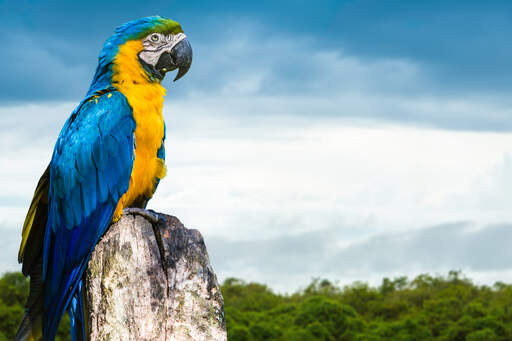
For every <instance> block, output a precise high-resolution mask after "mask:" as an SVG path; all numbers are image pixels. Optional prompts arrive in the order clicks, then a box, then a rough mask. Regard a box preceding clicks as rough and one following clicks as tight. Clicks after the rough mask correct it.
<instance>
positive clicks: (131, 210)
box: [123, 207, 164, 224]
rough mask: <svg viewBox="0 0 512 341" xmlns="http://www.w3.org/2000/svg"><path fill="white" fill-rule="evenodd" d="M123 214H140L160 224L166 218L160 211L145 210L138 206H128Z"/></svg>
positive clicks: (152, 222)
mask: <svg viewBox="0 0 512 341" xmlns="http://www.w3.org/2000/svg"><path fill="white" fill-rule="evenodd" d="M123 214H131V215H140V216H141V217H143V218H145V219H146V220H148V221H149V222H151V224H158V222H159V221H161V220H164V219H163V218H162V217H161V216H160V215H159V214H158V213H156V212H155V211H153V210H145V209H143V208H138V207H127V208H125V209H123Z"/></svg>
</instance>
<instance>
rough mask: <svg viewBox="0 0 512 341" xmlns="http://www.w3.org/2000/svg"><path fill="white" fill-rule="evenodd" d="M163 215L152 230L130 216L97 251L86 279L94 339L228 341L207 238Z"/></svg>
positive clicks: (145, 222) (89, 323)
mask: <svg viewBox="0 0 512 341" xmlns="http://www.w3.org/2000/svg"><path fill="white" fill-rule="evenodd" d="M160 216H161V217H162V218H163V219H162V220H160V221H159V222H158V223H156V224H153V225H152V224H151V223H150V222H149V221H148V220H146V219H145V218H144V217H142V216H140V215H137V214H135V215H132V214H127V215H123V217H122V218H121V219H120V220H119V221H118V222H117V223H115V224H113V225H112V226H110V228H109V230H108V231H107V233H106V234H105V236H103V238H102V239H101V240H100V242H99V243H98V245H96V248H95V249H94V252H93V254H92V257H91V260H90V261H89V264H88V269H87V273H86V315H87V329H88V334H89V339H90V340H91V341H95V340H162V341H163V340H169V341H171V340H176V341H178V340H213V341H217V340H219V341H220V340H226V339H227V337H226V329H225V321H224V306H223V300H222V295H221V292H220V289H219V284H218V282H217V278H216V276H215V273H214V272H213V269H212V267H211V265H210V262H209V259H208V253H207V251H206V246H205V244H204V241H203V238H202V236H201V234H200V233H199V231H197V230H191V229H187V228H185V227H184V226H183V224H181V222H180V221H179V220H178V219H177V218H175V217H172V216H168V215H163V214H160Z"/></svg>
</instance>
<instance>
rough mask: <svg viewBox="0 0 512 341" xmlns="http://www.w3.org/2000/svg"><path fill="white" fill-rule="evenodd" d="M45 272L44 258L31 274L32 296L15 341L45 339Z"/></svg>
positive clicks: (29, 297) (30, 295)
mask: <svg viewBox="0 0 512 341" xmlns="http://www.w3.org/2000/svg"><path fill="white" fill-rule="evenodd" d="M42 270H43V260H42V258H41V259H40V260H39V261H38V262H37V263H36V264H34V268H33V271H32V272H31V274H30V294H29V296H28V300H27V303H26V305H25V315H24V316H23V320H22V321H21V324H20V326H19V328H18V332H17V333H16V337H15V339H14V340H15V341H39V340H42V339H43V327H42V321H43V302H44V299H43V293H44V286H43V282H42V281H41V275H42Z"/></svg>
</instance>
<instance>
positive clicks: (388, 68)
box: [0, 1, 512, 131]
mask: <svg viewBox="0 0 512 341" xmlns="http://www.w3.org/2000/svg"><path fill="white" fill-rule="evenodd" d="M3 6H8V5H6V4H4V5H3ZM51 6H56V4H52V5H51ZM51 6H50V9H51V8H52V7H51ZM109 6H113V7H116V5H115V4H113V5H109ZM152 6H153V5H152ZM155 6H156V5H155ZM208 6H209V5H206V8H208ZM222 6H226V7H229V11H227V12H226V13H225V14H223V15H217V14H216V13H217V12H216V11H215V10H213V11H212V12H211V13H204V15H203V16H201V20H202V22H201V23H198V22H197V21H198V20H199V19H198V18H199V16H200V13H203V12H202V10H201V9H199V8H196V7H194V6H191V7H187V6H182V7H179V6H177V7H178V8H177V10H178V12H180V13H181V15H182V16H183V19H184V20H185V22H187V21H191V22H190V23H189V27H190V32H191V33H190V34H189V35H190V39H191V41H192V43H193V47H194V51H195V52H194V53H195V58H194V65H193V67H192V68H191V70H190V73H189V74H188V75H187V77H185V78H184V79H183V80H180V82H178V83H176V84H174V83H171V82H170V80H167V81H166V83H165V85H166V86H167V87H168V88H169V92H168V96H169V100H177V101H179V100H183V99H184V98H186V99H188V100H190V99H194V102H201V101H202V102H212V101H213V102H214V104H215V105H220V106H223V105H225V106H229V107H231V106H233V105H237V109H238V108H239V110H238V111H237V113H236V114H237V115H240V116H242V115H254V113H255V111H256V110H257V111H258V114H260V115H274V114H276V113H278V114H291V115H305V116H311V117H317V118H318V119H319V120H321V119H323V118H324V117H325V116H335V117H349V118H352V119H360V118H372V119H379V120H384V121H390V122H399V123H402V124H412V125H422V126H431V127H438V128H442V129H454V130H485V131H489V130H492V131H510V129H511V128H512V127H511V124H510V120H508V117H509V116H510V108H511V107H512V105H511V104H512V103H511V101H510V99H509V98H508V96H507V95H506V93H508V90H507V89H509V85H510V84H509V83H510V79H512V77H509V76H510V75H508V73H507V71H506V70H508V69H509V68H508V66H506V65H505V64H506V63H508V60H509V58H508V57H507V56H508V55H509V54H510V52H511V51H512V50H511V48H510V47H509V45H508V44H506V43H501V44H500V43H499V41H500V39H505V38H504V36H503V35H502V34H500V32H507V31H510V29H512V27H510V28H508V26H510V24H507V23H510V22H512V21H510V20H505V19H506V18H504V17H503V15H500V14H499V13H504V11H501V12H500V11H499V9H500V8H499V6H505V5H503V4H502V5H499V6H498V5H497V4H495V5H492V6H491V5H490V6H487V7H486V6H481V5H478V4H477V3H468V4H466V6H465V11H464V17H461V15H460V14H459V9H458V7H457V6H454V5H453V4H444V5H443V6H442V8H441V10H439V8H437V7H435V6H431V5H427V4H424V3H421V4H420V3H416V5H410V4H409V5H407V4H399V3H393V4H387V5H385V6H384V5H382V4H380V5H379V4H376V3H374V2H371V1H361V2H357V3H351V4H349V3H347V4H343V5H338V4H334V3H332V4H331V7H332V8H331V9H329V10H328V9H319V8H314V9H311V10H310V11H306V9H305V8H303V7H301V6H294V7H293V8H294V9H293V10H291V11H287V13H288V12H289V15H290V18H286V19H285V20H282V21H280V22H282V25H279V27H277V26H276V24H275V22H269V21H268V20H270V19H268V18H267V19H265V18H264V17H260V16H259V15H258V13H260V11H264V10H265V9H266V8H268V7H272V6H278V5H275V4H274V5H272V4H270V3H267V2H262V3H261V4H259V5H258V6H255V8H254V11H246V12H245V13H246V15H244V16H240V15H239V14H240V13H242V12H244V10H248V9H252V8H247V7H246V6H235V5H233V4H231V5H229V4H228V3H226V4H223V5H222ZM222 6H221V7H222ZM372 6H377V7H375V8H374V9H372V8H373V7H372ZM93 7H94V5H92V6H84V8H80V9H79V10H78V12H80V14H77V13H74V14H75V17H73V18H71V17H67V16H62V18H61V20H60V21H59V22H58V25H54V24H48V23H47V22H46V23H47V25H43V22H45V21H44V19H45V18H46V19H48V18H53V16H54V15H55V14H52V13H53V12H52V11H51V10H50V9H48V8H44V9H41V13H33V16H34V18H33V21H32V22H31V24H30V25H20V23H17V24H13V26H14V28H12V27H11V30H3V32H4V33H2V34H1V37H2V39H3V41H4V45H5V51H4V53H2V54H1V55H0V61H1V62H2V63H3V64H4V65H9V68H6V70H5V71H4V82H3V87H0V90H1V91H0V101H1V103H3V104H4V105H5V104H7V103H9V104H12V103H23V102H41V101H53V102H55V101H63V100H65V101H68V100H69V101H74V102H78V101H79V100H80V99H81V97H82V95H83V94H84V93H85V91H86V89H87V87H88V84H89V82H90V80H91V78H92V75H93V73H94V69H95V64H96V58H97V55H98V53H99V50H100V48H101V45H102V43H103V41H104V40H105V39H106V37H108V36H109V35H110V34H111V33H112V31H113V28H114V26H116V25H118V24H119V23H121V22H124V21H125V20H127V19H128V18H132V17H133V16H134V15H135V14H136V15H135V16H140V13H142V12H144V11H146V10H149V8H150V7H151V6H149V7H147V8H146V7H145V6H142V5H141V4H134V7H132V9H130V10H129V9H127V8H126V6H123V10H122V11H120V12H119V13H118V14H116V16H115V17H112V18H110V20H101V25H98V26H97V27H95V28H89V27H88V26H87V22H88V21H86V22H85V26H80V25H78V26H80V27H78V26H77V22H79V21H80V20H78V19H77V16H78V17H80V16H81V15H84V16H92V15H93V14H91V13H89V12H91V11H92V10H91V8H93ZM139 7H140V8H139ZM165 7H166V6H164V7H162V8H165ZM327 7H329V6H327ZM22 8H24V5H23V3H21V4H20V5H19V6H18V7H17V8H6V9H9V10H10V11H11V12H12V17H17V16H18V15H21V14H19V13H18V11H20V10H21V9H22ZM60 8H61V11H64V12H65V11H67V10H70V9H69V8H68V7H67V5H66V4H61V6H60ZM155 8H156V7H155ZM376 8H379V11H376V10H375V9H376ZM136 9H138V10H139V11H136ZM76 10H77V9H76ZM203 10H205V9H203ZM196 11H199V12H196ZM93 12H95V11H93ZM306 12H307V13H308V14H309V15H310V16H311V18H310V20H312V21H311V22H312V23H317V25H314V24H313V25H310V28H309V29H308V30H306V31H304V30H305V29H306V27H304V26H303V25H299V24H298V23H300V22H301V21H296V20H295V21H294V20H293V18H303V17H304V14H305V13H306ZM6 13H7V12H6ZM192 13H194V15H192ZM279 13H280V12H277V14H276V13H273V14H271V15H270V18H271V17H273V16H275V15H278V16H279ZM482 13H485V14H486V15H482ZM235 14H236V15H235ZM324 14H325V15H327V14H328V15H327V16H326V17H325V18H324V19H322V20H323V21H322V22H320V21H321V19H320V18H321V15H324ZM411 15H412V16H413V17H414V18H415V20H417V22H418V27H416V26H414V27H409V26H410V23H409V21H408V19H407V18H410V17H411ZM103 16H105V14H104V13H103V14H102V13H95V14H94V16H93V17H94V18H103ZM467 16H469V17H475V21H476V22H477V24H472V21H469V20H467ZM12 17H9V18H6V20H5V23H4V24H7V23H9V22H10V21H12ZM450 18H452V22H451V21H450ZM476 18H478V20H476ZM324 21H325V22H324ZM490 21H491V22H493V24H494V23H499V24H500V25H503V27H502V28H503V30H496V29H490V28H489V27H494V25H489V22H490ZM219 22H222V27H219ZM326 23H330V26H329V27H327V26H326ZM467 25H471V27H473V26H474V27H478V28H479V31H478V32H474V28H473V29H471V30H470V29H469V28H468V27H467ZM475 25H476V26H475ZM207 27H215V28H217V29H219V30H217V29H216V30H215V32H220V33H219V34H215V35H213V36H212V34H211V31H209V30H207ZM486 27H487V28H486ZM64 28H65V29H64ZM448 28H449V29H448ZM484 28H485V29H484ZM480 29H482V30H483V31H482V30H480ZM489 30H490V31H489ZM187 32H189V31H187ZM468 32H469V33H468ZM470 33H475V34H470ZM476 33H478V34H476ZM440 36H442V37H444V38H443V39H439V37H440ZM476 43H477V46H479V48H475V47H474V46H475V44H476ZM490 43H492V46H488V45H489V44H490ZM502 49H503V50H502ZM509 50H510V51H509ZM498 57H499V60H502V59H503V60H502V61H499V62H498V61H496V58H498ZM502 57H503V58H502ZM489 58H491V59H492V60H491V59H489ZM505 62H506V63H505ZM219 100H220V101H219ZM233 102H236V103H233Z"/></svg>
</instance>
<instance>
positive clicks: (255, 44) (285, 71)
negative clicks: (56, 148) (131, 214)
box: [0, 0, 512, 290]
mask: <svg viewBox="0 0 512 341" xmlns="http://www.w3.org/2000/svg"><path fill="white" fill-rule="evenodd" d="M155 14H158V15H163V16H167V17H170V18H173V19H175V20H177V21H179V22H180V23H181V24H182V26H183V28H184V30H185V33H186V34H187V35H188V36H189V40H190V41H191V43H192V46H193V48H194V62H193V66H192V68H191V70H190V72H189V74H187V76H186V77H185V78H183V79H182V80H180V81H179V82H176V83H171V81H170V80H166V81H165V82H164V85H165V86H166V87H167V88H168V95H167V98H166V104H165V108H164V116H165V119H166V121H167V126H168V141H167V146H166V149H167V156H168V160H169V161H168V168H169V172H168V174H169V175H168V177H167V178H166V179H165V180H164V181H163V182H162V184H161V186H160V188H159V192H158V194H157V195H156V196H155V198H154V200H153V202H152V205H153V207H154V208H157V209H159V210H161V211H164V212H166V213H169V214H174V215H176V216H178V217H179V218H180V219H181V220H182V221H183V222H184V223H185V224H186V225H188V226H191V227H195V228H199V229H200V230H201V231H202V232H203V234H204V235H205V238H206V242H207V244H208V246H209V249H210V253H211V255H212V262H213V264H214V267H215V268H216V271H217V273H218V275H219V277H220V278H225V277H227V276H239V277H243V278H247V279H251V280H258V281H262V282H267V283H270V284H271V286H273V287H275V288H276V289H278V290H291V289H294V288H296V287H297V286H299V285H304V284H306V283H307V281H308V280H309V279H310V278H311V277H313V276H327V277H329V278H331V279H334V280H340V281H341V282H343V283H348V282H350V281H352V280H363V281H364V280H366V281H370V282H371V281H375V280H378V279H379V278H380V277H382V276H393V275H402V274H408V275H414V274H417V273H420V272H424V271H428V272H434V273H435V272H443V271H448V270H451V269H462V270H464V271H465V272H466V273H468V274H469V275H471V276H473V277H474V278H476V279H477V280H478V281H480V282H483V283H491V282H492V281H494V280H498V279H500V280H509V281H512V265H511V266H510V267H509V266H508V265H507V264H505V263H503V262H502V260H503V259H510V256H512V253H511V251H509V250H508V248H507V247H506V244H505V243H503V240H507V239H510V238H507V237H510V232H509V231H510V226H512V225H510V224H512V213H509V211H511V210H510V209H509V207H510V206H509V204H512V194H509V193H512V191H509V190H508V189H512V172H509V170H512V166H511V164H512V161H511V160H512V157H511V155H512V136H509V134H510V133H509V131H510V130H512V119H511V118H512V112H511V109H510V108H511V107H512V100H511V99H510V96H509V93H510V92H511V91H512V71H511V70H512V68H511V67H510V61H511V60H512V47H511V45H510V43H509V37H510V33H511V32H512V20H511V19H512V18H511V16H512V4H511V3H510V2H507V1H487V2H483V1H377V0H374V1H363V0H359V1H358V0H353V1H317V2H310V1H279V2H278V1H251V2H243V1H146V2H132V1H123V2H121V1H109V2H105V1H91V2H87V3H86V2H69V1H53V2H41V1H16V2H15V1H0V27H1V29H0V39H1V40H2V42H3V44H2V45H3V47H2V53H0V62H1V63H2V65H4V69H3V72H2V82H1V84H0V142H1V146H2V156H1V158H0V169H1V170H0V178H1V179H3V180H2V181H1V182H2V183H0V185H2V187H3V188H4V193H3V194H1V195H0V213H1V215H2V217H3V218H0V231H2V233H3V234H4V235H5V236H6V238H4V240H3V243H4V244H3V245H2V244H1V243H2V242H0V245H2V246H3V249H4V250H5V251H4V252H3V254H1V255H0V271H4V270H14V269H17V265H16V262H15V256H16V249H17V247H18V243H19V230H20V226H21V225H20V224H21V223H22V220H23V216H24V214H25V211H26V208H27V205H28V203H29V201H30V197H31V194H32V192H33V188H34V186H35V183H36V182H37V178H38V176H39V175H40V173H41V172H42V170H44V167H45V165H46V164H47V162H48V161H49V159H50V156H51V150H52V147H53V143H54V141H55V139H56V137H57V135H58V132H59V130H60V127H61V126H62V124H63V122H64V120H65V119H66V118H67V116H68V114H69V112H70V111H71V110H72V109H73V107H74V105H76V103H78V102H79V101H80V99H81V98H82V96H83V95H84V94H85V92H86V90H87V88H88V86H89V82H90V80H91V78H92V75H93V72H94V69H95V66H96V60H97V55H98V53H99V50H100V49H101V47H102V45H103V43H104V41H105V40H106V38H107V37H108V36H109V35H110V34H111V33H112V32H113V30H114V28H115V27H116V26H118V25H120V24H122V23H124V22H126V21H128V20H131V19H135V18H138V17H143V16H147V15H155ZM509 173H510V174H511V175H509ZM479 241H481V243H479ZM389 250H395V251H394V252H390V251H389ZM468 250H477V251H475V252H476V253H471V252H468ZM475 254H477V255H479V256H481V257H474V255H475ZM431 255H432V256H431ZM285 266H286V267H287V269H288V270H287V271H288V272H283V270H282V269H283V268H284V267H285Z"/></svg>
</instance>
